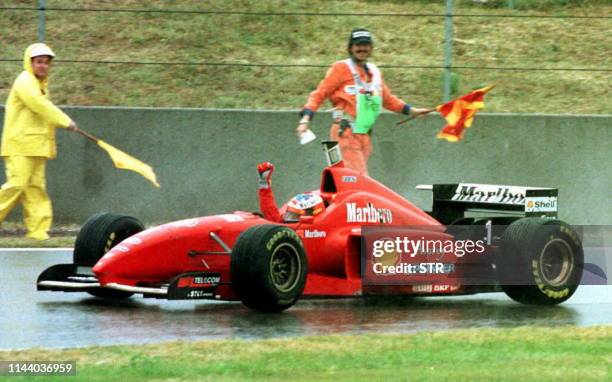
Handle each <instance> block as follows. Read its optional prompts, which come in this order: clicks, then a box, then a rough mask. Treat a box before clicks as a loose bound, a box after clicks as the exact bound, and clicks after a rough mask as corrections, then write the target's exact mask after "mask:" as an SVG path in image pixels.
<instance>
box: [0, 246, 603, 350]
mask: <svg viewBox="0 0 612 382" xmlns="http://www.w3.org/2000/svg"><path fill="white" fill-rule="evenodd" d="M70 260H71V254H70V253H69V252H63V253H58V252H12V251H2V252H0V349H20V348H31V347H75V346H88V345H103V344H124V343H144V342H157V341H165V340H176V339H221V338H246V339H253V338H271V337H289V336H301V335H314V334H332V333H343V334H358V333H363V332H373V333H406V332H416V331H422V330H439V329H454V328H474V327H513V326H521V325H544V326H561V325H579V326H586V325H595V324H603V323H612V286H582V287H580V288H579V289H578V292H576V294H575V295H574V296H573V297H572V298H571V299H570V300H569V301H567V302H566V303H564V304H562V305H560V306H553V307H531V306H524V305H520V304H517V303H514V302H512V301H511V300H510V299H508V298H507V297H506V296H505V295H504V294H502V293H493V294H482V295H474V296H457V297H444V298H439V297H431V298H411V297H394V298H385V299H381V298H379V297H377V298H373V297H372V298H365V299H364V298H357V299H331V300H330V299H324V300H304V301H300V302H299V303H298V304H297V305H296V306H294V307H293V308H291V309H290V310H288V311H286V312H284V313H282V314H278V315H267V314H260V313H256V312H252V311H250V310H248V309H246V308H244V307H243V306H242V305H241V304H240V303H226V302H206V301H199V302H191V301H165V300H151V299H143V298H142V297H132V298H131V299H128V300H124V301H120V302H107V301H103V300H98V299H95V298H92V297H89V295H87V294H83V293H74V294H73V293H57V292H56V293H53V292H37V291H36V287H35V281H36V278H37V276H38V274H39V273H40V272H41V271H42V270H43V269H45V268H46V267H47V266H50V265H52V264H56V263H60V262H70Z"/></svg>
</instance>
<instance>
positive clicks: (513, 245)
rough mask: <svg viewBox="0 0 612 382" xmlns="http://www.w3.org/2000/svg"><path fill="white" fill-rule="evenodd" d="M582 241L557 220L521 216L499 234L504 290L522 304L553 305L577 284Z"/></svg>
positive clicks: (572, 292) (581, 257) (562, 299)
mask: <svg viewBox="0 0 612 382" xmlns="http://www.w3.org/2000/svg"><path fill="white" fill-rule="evenodd" d="M583 266H584V253H583V250H582V242H581V240H580V237H579V236H578V233H577V232H576V231H575V230H574V228H573V227H572V226H570V225H569V224H567V223H564V222H562V221H560V220H546V219H541V218H523V219H520V220H517V221H516V222H514V223H512V224H510V225H509V226H508V228H507V229H506V230H505V231H504V233H503V235H502V242H501V251H500V256H498V258H497V261H496V267H497V271H498V279H499V281H500V283H501V285H502V289H503V290H504V292H505V293H506V294H507V295H508V296H509V297H510V298H512V299H513V300H515V301H518V302H520V303H523V304H532V305H555V304H560V303H562V302H564V301H566V300H567V299H569V298H570V297H571V296H572V295H573V294H574V292H575V291H576V289H577V288H578V285H579V284H580V279H581V278H582V271H583Z"/></svg>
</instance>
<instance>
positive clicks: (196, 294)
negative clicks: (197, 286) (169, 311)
mask: <svg viewBox="0 0 612 382" xmlns="http://www.w3.org/2000/svg"><path fill="white" fill-rule="evenodd" d="M212 296H213V292H210V291H205V290H191V291H189V293H187V296H186V297H187V298H202V297H212Z"/></svg>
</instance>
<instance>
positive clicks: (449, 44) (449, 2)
mask: <svg viewBox="0 0 612 382" xmlns="http://www.w3.org/2000/svg"><path fill="white" fill-rule="evenodd" d="M444 18H445V24H444V102H448V101H449V100H450V96H451V62H452V61H451V59H452V55H453V0H446V16H445V17H444Z"/></svg>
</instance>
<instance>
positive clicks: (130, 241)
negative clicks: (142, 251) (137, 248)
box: [123, 236, 142, 245]
mask: <svg viewBox="0 0 612 382" xmlns="http://www.w3.org/2000/svg"><path fill="white" fill-rule="evenodd" d="M123 242H124V243H126V244H134V245H139V244H141V243H142V240H141V239H139V238H137V237H134V236H132V237H128V238H127V239H125V240H124V241H123Z"/></svg>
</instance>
